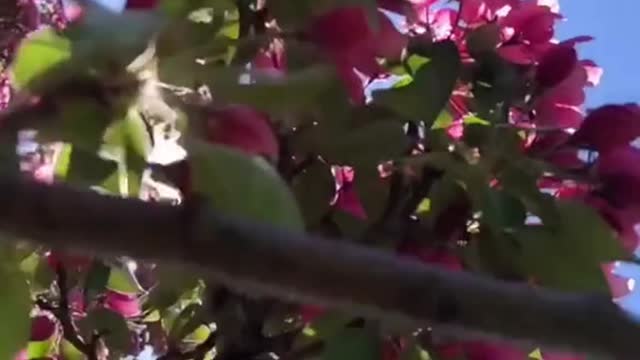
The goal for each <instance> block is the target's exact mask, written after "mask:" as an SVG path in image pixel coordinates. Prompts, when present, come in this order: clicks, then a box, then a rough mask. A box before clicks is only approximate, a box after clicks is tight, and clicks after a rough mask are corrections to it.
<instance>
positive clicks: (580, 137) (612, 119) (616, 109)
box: [571, 104, 640, 152]
mask: <svg viewBox="0 0 640 360" xmlns="http://www.w3.org/2000/svg"><path fill="white" fill-rule="evenodd" d="M638 137H640V106H638V105H637V104H624V105H606V106H602V107H600V108H598V109H596V110H594V111H592V112H590V113H589V115H587V117H586V119H585V120H584V122H583V123H582V126H580V129H578V131H577V132H576V133H575V134H574V135H573V137H572V138H571V143H572V144H574V145H578V146H584V147H587V148H590V149H593V150H596V151H598V152H605V151H607V150H610V149H612V148H615V147H617V146H620V145H627V144H628V143H629V142H631V141H633V140H634V139H636V138H638Z"/></svg>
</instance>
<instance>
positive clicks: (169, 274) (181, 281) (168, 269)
mask: <svg viewBox="0 0 640 360" xmlns="http://www.w3.org/2000/svg"><path fill="white" fill-rule="evenodd" d="M155 276H156V278H157V279H158V283H157V284H156V285H155V286H154V287H153V288H152V289H151V291H150V293H149V298H148V301H147V303H146V304H145V306H146V307H148V308H153V309H158V310H161V311H163V310H165V309H166V308H168V307H170V306H172V305H174V304H175V303H176V302H177V301H178V299H180V297H181V296H182V295H183V294H185V293H187V292H190V291H193V289H194V288H196V287H197V286H198V285H199V280H198V277H196V276H195V275H194V274H192V273H190V272H187V271H184V270H182V269H179V268H176V267H173V266H168V265H164V264H163V265H159V266H158V268H157V270H156V272H155Z"/></svg>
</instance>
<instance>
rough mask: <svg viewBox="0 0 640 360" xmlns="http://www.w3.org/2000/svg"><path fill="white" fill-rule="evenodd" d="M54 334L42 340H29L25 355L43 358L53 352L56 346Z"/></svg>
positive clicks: (30, 357)
mask: <svg viewBox="0 0 640 360" xmlns="http://www.w3.org/2000/svg"><path fill="white" fill-rule="evenodd" d="M56 340H57V339H56V336H53V337H52V338H51V339H47V340H44V341H29V344H28V345H27V356H28V358H29V359H44V358H47V357H50V356H52V355H54V354H55V351H56V348H57V341H56Z"/></svg>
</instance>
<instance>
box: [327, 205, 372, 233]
mask: <svg viewBox="0 0 640 360" xmlns="http://www.w3.org/2000/svg"><path fill="white" fill-rule="evenodd" d="M331 219H332V220H333V221H334V222H335V223H336V225H338V228H339V229H340V232H341V237H343V238H347V239H360V238H361V237H362V235H363V234H364V232H365V231H366V230H367V228H368V225H369V223H368V222H367V221H365V220H362V219H359V218H356V217H354V216H353V215H351V214H349V213H346V212H344V211H334V212H333V214H332V215H331Z"/></svg>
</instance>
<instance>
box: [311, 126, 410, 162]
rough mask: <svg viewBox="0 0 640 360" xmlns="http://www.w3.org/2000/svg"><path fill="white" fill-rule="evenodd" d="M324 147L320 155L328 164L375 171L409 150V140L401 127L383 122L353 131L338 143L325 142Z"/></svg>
mask: <svg viewBox="0 0 640 360" xmlns="http://www.w3.org/2000/svg"><path fill="white" fill-rule="evenodd" d="M329 140H330V141H329ZM323 147H325V149H323V150H324V151H322V155H323V157H325V158H327V159H328V160H329V161H330V162H331V163H335V164H342V165H352V166H358V167H360V168H367V169H375V168H376V167H377V165H378V164H380V163H381V162H383V161H386V160H393V159H396V158H399V157H400V156H402V155H403V153H404V151H406V150H407V148H408V147H409V139H408V137H407V136H406V135H405V131H404V129H403V123H401V122H399V121H394V120H386V121H376V122H373V123H370V124H367V125H366V126H361V127H356V128H354V129H351V130H350V131H348V132H346V133H343V134H340V135H338V136H337V139H336V138H335V137H334V138H331V139H327V143H326V144H324V146H323Z"/></svg>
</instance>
